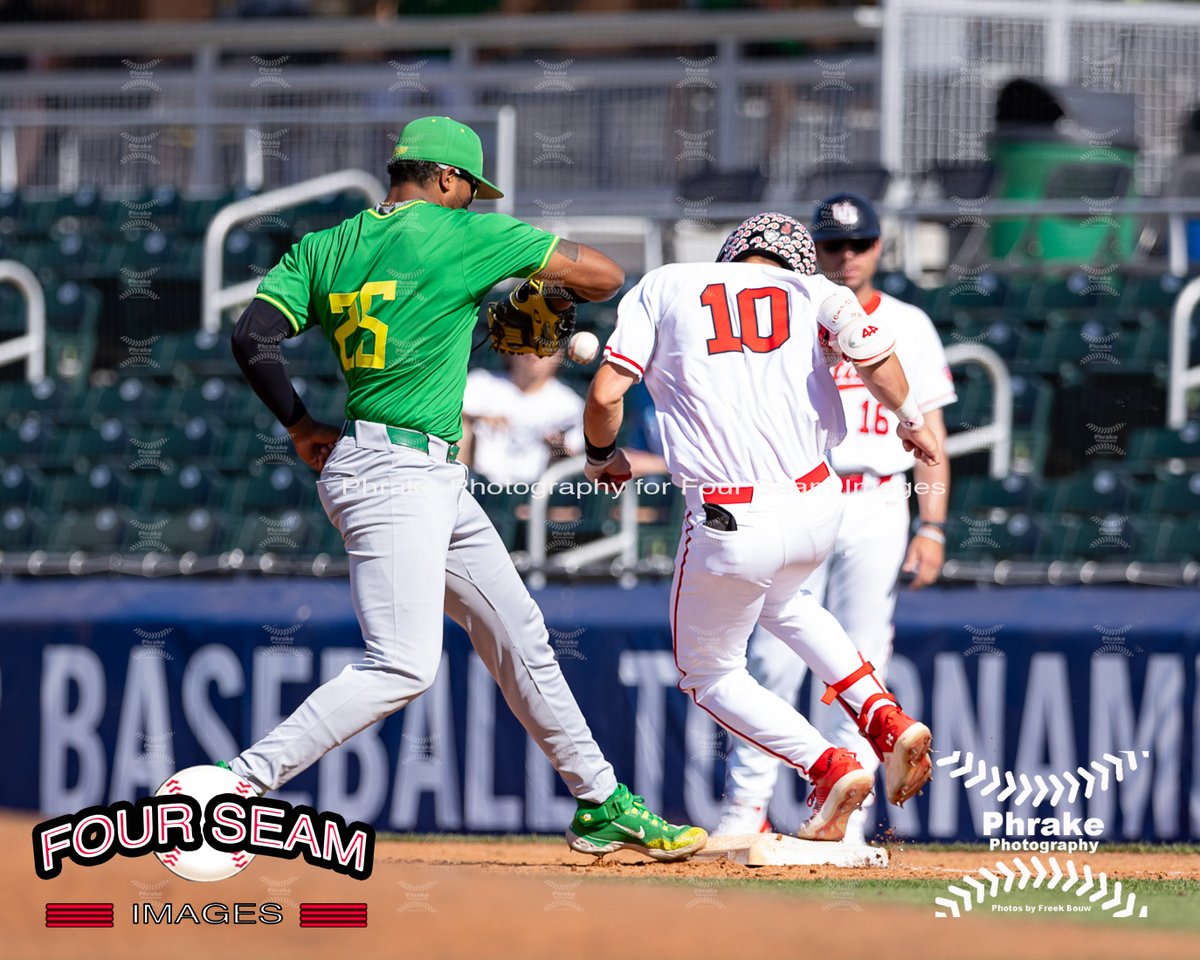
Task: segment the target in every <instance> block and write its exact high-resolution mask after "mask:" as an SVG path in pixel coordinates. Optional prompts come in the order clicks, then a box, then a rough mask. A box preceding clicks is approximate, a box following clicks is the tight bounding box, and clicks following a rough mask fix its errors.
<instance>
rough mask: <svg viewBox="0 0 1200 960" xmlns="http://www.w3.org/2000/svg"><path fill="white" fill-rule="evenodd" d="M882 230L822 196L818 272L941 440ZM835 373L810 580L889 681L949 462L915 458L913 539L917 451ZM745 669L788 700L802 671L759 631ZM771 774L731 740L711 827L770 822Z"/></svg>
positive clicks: (851, 376)
mask: <svg viewBox="0 0 1200 960" xmlns="http://www.w3.org/2000/svg"><path fill="white" fill-rule="evenodd" d="M879 235H880V230H879V218H878V217H877V216H876V214H875V211H874V210H873V209H872V207H871V205H870V203H869V202H867V201H866V200H865V199H864V198H862V197H860V196H857V195H855V194H852V193H839V194H834V195H833V196H831V197H828V198H826V199H825V200H822V201H821V202H820V203H818V204H817V207H816V210H815V212H814V215H813V229H812V236H813V239H814V241H815V243H816V248H817V263H818V265H819V266H820V268H821V271H822V273H824V274H825V276H827V277H829V278H830V279H832V280H835V281H837V282H838V283H841V284H844V285H845V286H847V287H849V288H850V289H851V290H853V291H854V293H855V295H856V296H857V297H858V301H859V303H860V304H861V305H862V307H863V310H864V311H865V312H866V313H867V314H868V316H870V317H871V319H876V318H879V319H882V320H884V321H885V322H886V323H887V326H888V329H890V330H891V331H892V332H893V333H894V334H895V337H896V353H897V354H898V355H899V357H900V361H901V363H902V364H903V366H904V370H905V372H906V373H907V374H908V375H909V378H910V382H911V384H912V389H913V395H914V396H915V397H916V400H917V404H918V405H919V406H920V408H921V411H922V413H923V414H924V415H925V423H926V425H927V426H929V428H930V429H931V430H932V431H933V432H934V433H935V434H937V436H938V440H939V442H940V443H943V444H944V443H945V439H946V428H945V422H944V420H943V418H942V412H941V408H942V407H944V406H946V405H947V404H950V403H953V402H954V401H955V400H956V399H957V397H956V395H955V392H954V381H953V380H952V379H951V376H950V370H949V368H948V366H947V364H946V353H945V350H944V349H943V348H942V343H941V340H940V339H938V335H937V331H936V330H935V329H934V327H933V323H932V321H930V319H929V317H928V316H926V315H925V313H924V312H922V311H921V310H919V309H918V308H917V307H913V306H910V305H908V304H906V303H901V302H900V301H899V300H896V299H895V298H893V297H889V296H887V295H886V294H884V293H880V292H879V291H877V290H876V289H875V287H874V284H873V283H872V279H873V277H874V275H875V269H876V266H877V265H878V263H879V254H880V248H881V245H880V240H879ZM833 375H834V380H835V382H836V383H837V387H838V395H839V397H840V398H841V402H842V410H843V412H844V414H845V418H846V439H845V440H843V441H842V442H841V443H840V444H838V445H837V446H836V447H834V448H833V449H832V450H830V452H829V459H830V463H832V464H833V467H834V469H835V470H836V471H837V473H838V474H839V476H841V478H842V490H843V492H845V493H846V494H847V496H846V498H845V504H846V506H845V513H844V516H843V518H842V526H841V529H840V530H839V531H838V536H837V541H836V542H835V544H834V547H833V550H832V551H831V552H830V554H829V556H828V557H827V558H826V560H825V562H824V563H823V564H821V566H820V567H818V568H817V570H816V572H815V573H814V574H813V575H812V577H811V578H810V579H809V581H808V583H807V584H805V588H806V589H807V590H809V591H810V592H811V593H812V594H814V595H815V596H816V597H818V598H820V599H822V600H823V602H824V603H825V607H826V609H828V610H829V611H830V612H831V613H832V614H833V615H834V616H835V617H837V619H838V622H839V623H841V624H842V626H843V627H845V628H846V632H847V633H848V634H849V635H850V639H851V640H853V641H854V644H855V646H856V647H858V650H859V652H860V653H861V654H862V655H863V656H864V657H865V658H866V659H867V660H869V661H870V662H871V663H873V664H874V665H875V670H876V673H877V674H878V675H879V676H881V677H885V676H886V671H887V665H888V662H889V660H890V659H891V652H892V634H893V627H892V615H893V612H894V611H895V607H896V587H897V580H898V575H899V573H900V570H901V567H902V566H903V569H905V570H908V571H910V572H911V573H912V574H913V581H912V586H913V588H914V589H919V588H921V587H924V586H927V585H929V584H931V583H933V582H934V581H935V580H937V578H938V574H939V573H940V572H941V569H942V561H943V559H944V553H945V542H946V540H945V534H944V531H945V519H946V503H947V498H948V496H949V489H950V466H949V463H948V462H947V461H946V460H945V459H943V460H942V461H941V462H940V463H938V464H935V465H929V464H926V463H922V462H921V461H919V460H916V461H915V469H914V481H915V482H914V484H913V490H914V491H915V493H916V496H917V504H918V510H919V517H920V521H919V522H920V526H919V527H918V528H917V535H916V536H915V537H913V539H912V542H911V544H910V543H909V538H908V531H909V505H908V499H907V497H906V495H905V494H906V492H907V488H906V485H905V471H907V470H909V469H910V468H914V458H913V456H912V455H911V454H910V453H908V452H906V451H905V449H904V446H903V444H902V443H901V442H900V440H899V438H898V437H897V436H896V423H897V421H896V418H895V416H894V415H893V414H892V413H891V412H890V411H889V410H887V409H886V408H885V407H883V406H881V405H880V404H879V403H878V401H876V400H875V398H874V397H872V396H871V394H870V391H868V390H867V389H866V385H865V384H864V383H863V382H862V378H861V377H859V375H858V373H857V372H856V370H855V368H854V364H852V363H849V362H847V361H845V360H839V361H838V362H837V363H836V365H835V366H834V367H833ZM906 545H907V547H908V553H907V556H906V555H905V547H906ZM749 669H750V673H751V675H752V676H754V677H755V678H756V679H757V680H758V681H759V682H760V683H761V684H762V685H763V686H764V687H766V688H767V689H768V690H770V691H772V692H773V693H775V694H778V695H779V696H780V697H782V698H783V699H784V700H786V701H787V702H789V703H794V702H795V700H796V696H797V693H798V692H799V689H800V684H801V682H802V681H803V680H804V674H805V670H806V667H805V665H804V663H803V662H802V661H800V660H798V659H797V658H796V657H795V656H793V655H792V652H791V650H790V649H789V648H788V647H787V645H786V644H784V643H783V642H782V641H781V640H779V639H778V638H776V637H774V636H772V635H771V634H770V633H769V632H768V631H766V630H765V629H763V628H762V627H760V628H759V629H758V630H757V631H756V632H755V634H754V636H753V638H752V639H751V641H750V649H749ZM839 716H840V714H839ZM840 719H841V722H840V723H839V724H838V725H837V727H836V729H835V732H834V739H835V740H837V741H838V742H839V743H849V744H852V745H853V746H852V749H854V750H855V752H856V753H857V754H858V758H859V760H860V761H862V764H863V766H864V768H865V769H867V770H868V771H869V772H871V773H874V771H875V769H876V767H877V761H876V759H875V757H874V755H873V752H872V751H871V750H870V749H869V748H868V747H867V746H866V745H865V744H863V742H862V741H861V739H859V738H858V735H857V730H856V727H855V725H854V724H853V723H850V722H849V719H848V718H846V717H840ZM826 729H828V727H826ZM778 775H779V761H777V760H776V759H775V758H773V757H770V756H767V755H766V754H763V753H761V752H760V751H758V750H754V749H753V748H750V747H748V746H747V745H746V744H744V743H741V742H736V743H735V744H734V749H733V752H732V754H731V756H730V760H729V771H728V776H727V780H726V807H725V810H724V812H723V814H722V817H721V822H720V824H719V825H718V827H717V832H718V833H725V834H743V833H753V832H757V831H759V830H768V829H770V827H769V821H768V818H767V808H768V806H769V804H770V800H771V796H772V794H773V792H774V789H775V783H776V778H777V777H778ZM870 807H871V803H870V801H868V802H867V804H865V805H864V807H863V809H862V810H859V811H856V812H855V814H854V815H853V816H852V817H851V818H850V821H849V823H848V825H847V828H846V842H848V843H862V842H864V840H865V837H864V834H865V831H866V829H867V827H868V826H869V825H873V820H874V818H873V816H872V814H871V813H869V810H870ZM869 819H870V823H868V820H869Z"/></svg>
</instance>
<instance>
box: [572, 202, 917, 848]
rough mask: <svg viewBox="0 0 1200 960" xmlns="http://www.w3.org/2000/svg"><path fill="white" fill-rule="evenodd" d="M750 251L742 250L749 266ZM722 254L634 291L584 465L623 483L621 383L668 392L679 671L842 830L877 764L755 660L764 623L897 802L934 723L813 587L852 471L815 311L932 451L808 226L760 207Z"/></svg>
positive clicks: (877, 339)
mask: <svg viewBox="0 0 1200 960" xmlns="http://www.w3.org/2000/svg"><path fill="white" fill-rule="evenodd" d="M739 260H741V261H742V262H735V261H739ZM719 261H721V262H718V263H717V264H708V263H704V264H699V263H693V264H673V265H669V266H665V267H660V268H659V269H657V270H653V271H651V272H650V273H649V274H647V275H646V276H645V277H644V278H643V279H642V282H641V283H639V284H638V285H637V287H635V288H634V289H633V290H631V291H630V292H629V293H628V294H627V295H626V296H625V297H624V298H623V299H622V301H621V304H620V307H619V308H618V313H617V328H616V331H615V332H614V333H613V336H612V338H611V339H610V340H609V342H608V346H607V348H606V350H605V360H606V362H605V363H604V364H602V365H601V368H600V370H599V371H597V373H596V377H595V379H594V380H593V381H592V385H591V389H590V391H589V394H588V400H587V406H586V407H585V410H584V430H585V443H586V446H587V451H588V475H589V477H591V478H592V479H599V480H601V481H608V480H612V481H619V480H621V479H627V478H628V475H629V465H628V462H627V460H626V458H625V456H624V453H623V452H622V451H620V450H617V449H616V447H615V440H616V436H617V431H618V429H619V426H620V422H621V418H622V415H623V397H624V394H625V392H626V391H627V390H628V389H629V388H630V387H631V386H632V385H633V384H634V383H635V382H636V381H637V379H638V378H640V377H643V376H644V377H645V381H646V386H647V387H648V389H649V390H650V394H651V396H652V397H653V398H654V405H655V408H656V410H657V416H658V418H659V422H660V424H661V427H662V438H663V447H664V453H665V457H666V460H667V465H668V466H669V468H670V470H671V476H672V479H673V480H674V482H675V483H676V484H678V485H679V486H681V487H682V488H683V489H684V491H685V495H686V498H687V504H688V513H687V517H686V519H685V520H684V529H683V537H682V539H681V541H680V546H679V551H678V554H677V556H676V565H675V583H674V589H673V591H672V599H671V610H670V616H671V632H672V640H673V647H674V653H675V662H676V666H677V667H678V669H679V672H680V681H679V687H680V689H681V690H683V691H684V692H686V693H689V694H690V695H691V696H692V699H693V700H694V701H695V703H696V704H697V705H698V706H700V707H701V708H702V709H703V710H705V711H707V712H708V713H709V714H711V715H712V716H713V718H714V719H716V720H717V722H719V723H720V724H722V725H723V726H724V727H726V728H727V729H729V730H731V731H732V732H733V733H735V734H737V735H738V736H740V737H742V738H744V739H745V740H747V741H748V742H750V743H753V744H754V745H755V746H757V747H758V748H759V749H760V750H764V751H767V752H768V753H770V754H771V755H772V756H775V757H778V758H780V759H782V760H785V761H787V762H788V763H790V764H791V765H792V766H794V767H795V768H796V769H798V770H799V771H800V772H801V773H802V774H804V775H805V776H807V777H808V778H809V779H810V780H812V782H813V785H814V788H815V789H814V791H813V793H812V797H811V799H812V803H813V805H814V806H815V808H816V810H815V812H814V814H813V816H812V818H811V819H809V821H808V822H807V823H806V824H805V825H804V826H803V827H802V828H801V829H800V830H799V831H798V833H799V835H800V836H801V837H805V838H807V839H814V840H840V839H841V838H842V835H843V832H844V829H845V823H846V819H847V817H848V816H849V814H850V813H851V811H853V810H854V809H856V808H857V807H858V806H859V805H860V804H861V803H862V802H863V800H865V799H866V797H867V795H868V794H869V793H870V790H871V785H872V783H873V778H872V777H871V776H870V774H868V773H866V772H865V771H864V770H863V768H862V765H861V764H860V763H859V762H858V760H857V759H855V757H854V755H853V754H852V753H850V752H849V751H848V750H844V749H839V748H837V747H835V746H834V745H833V744H832V743H830V742H829V741H828V740H826V739H825V738H824V737H823V736H821V734H820V733H818V732H817V730H816V729H815V728H814V727H813V726H812V725H811V724H810V723H809V722H808V721H807V720H806V719H805V718H804V717H803V716H801V715H800V714H799V713H798V712H797V711H796V710H795V709H794V708H793V707H792V705H791V704H789V703H786V702H784V701H783V700H781V699H780V698H779V697H777V696H775V695H774V694H772V693H770V692H769V691H766V690H764V689H763V688H762V687H761V686H759V684H758V683H757V681H755V680H754V679H753V678H752V677H751V676H750V674H749V673H748V672H747V670H746V641H747V638H748V637H749V635H750V631H751V629H752V628H753V626H754V624H755V623H756V622H762V623H763V624H765V625H767V626H768V627H770V629H771V630H772V631H774V632H775V634H776V635H778V636H779V637H781V638H782V639H783V640H784V641H785V642H786V643H787V644H788V645H789V646H790V647H791V648H792V650H794V651H795V653H796V654H798V655H799V656H801V657H803V658H804V659H805V660H806V661H807V662H808V664H809V665H810V666H811V667H812V669H813V672H814V673H815V674H816V675H817V676H818V677H820V678H821V679H822V680H823V681H825V682H826V683H827V684H829V690H828V696H829V699H830V701H832V699H833V698H834V697H837V698H838V699H839V700H841V702H842V705H843V706H844V707H846V709H847V710H848V711H849V712H851V713H852V714H853V715H854V717H855V718H856V720H857V723H858V726H859V727H860V728H861V729H862V730H863V731H864V732H865V733H866V735H867V736H868V737H869V738H870V740H871V742H872V743H873V744H874V745H875V747H876V749H877V750H878V751H879V752H880V754H881V757H882V759H883V761H884V764H885V769H886V771H887V778H886V779H887V791H888V796H889V798H890V799H891V800H892V801H893V802H897V803H899V802H903V801H904V800H906V799H908V798H909V797H911V796H912V795H914V794H915V793H916V792H917V791H918V790H919V789H920V788H921V787H922V786H923V785H924V784H925V782H926V781H927V780H928V779H929V776H930V772H931V764H930V760H929V757H928V752H929V744H930V733H929V729H928V727H926V726H925V725H924V724H922V723H918V722H916V721H914V720H913V719H912V718H910V717H908V716H906V715H905V714H904V713H903V712H902V711H901V710H900V708H899V705H898V704H897V703H896V700H895V698H894V697H892V695H891V694H889V693H888V692H887V691H886V690H885V689H884V687H883V686H882V684H881V683H879V681H878V679H877V678H876V677H875V676H873V674H872V668H871V665H870V664H868V663H865V662H864V661H863V659H862V658H861V657H860V656H859V655H858V652H857V651H856V649H855V648H854V645H853V643H851V641H850V638H849V637H848V636H847V635H846V633H845V631H844V630H843V629H842V628H841V626H840V625H839V624H838V622H837V621H836V620H835V619H834V618H833V616H832V615H831V614H830V613H828V612H827V611H826V610H824V609H823V608H822V607H821V605H820V603H819V602H818V601H817V600H816V598H815V597H813V596H812V595H811V594H810V593H807V592H806V591H804V590H803V589H801V587H802V584H803V582H804V581H805V579H807V577H808V576H809V575H810V574H811V573H812V572H813V570H814V569H816V567H817V565H818V564H819V563H820V562H821V561H822V560H823V559H824V557H825V555H826V554H827V553H828V552H829V550H830V548H831V547H832V546H833V542H834V537H835V536H836V534H837V529H838V525H839V523H840V521H841V516H842V500H843V497H842V494H841V486H840V483H839V482H838V480H837V477H836V475H835V474H833V473H832V472H831V471H830V469H829V467H828V465H827V464H826V463H825V460H824V454H825V450H826V449H827V448H828V447H830V446H832V445H833V444H836V443H837V442H838V441H839V440H840V439H841V436H842V434H843V433H844V431H845V423H844V420H843V417H842V412H841V404H840V403H839V402H838V396H837V388H836V386H835V385H834V382H833V378H832V377H831V376H830V374H829V370H828V367H827V365H826V364H825V362H824V359H823V356H824V351H823V347H822V344H821V342H820V341H821V338H820V337H819V333H818V331H819V326H818V324H819V325H820V326H821V327H824V328H825V329H826V330H827V331H829V333H830V335H831V336H832V337H834V338H836V340H837V343H838V346H839V348H840V349H841V351H842V352H843V353H845V354H846V355H847V356H849V357H852V358H854V359H855V360H856V362H857V364H858V369H859V371H860V374H861V376H862V378H863V381H864V383H866V385H867V388H868V390H870V392H871V394H872V395H873V396H875V397H877V398H878V399H879V400H880V401H881V402H882V403H884V404H885V405H886V406H887V407H889V408H891V409H898V410H899V411H900V413H901V420H903V421H905V422H904V423H903V424H902V425H901V426H900V428H899V430H900V436H901V438H903V442H904V443H905V445H907V446H908V447H909V448H915V449H916V450H917V451H918V454H919V455H920V456H922V457H923V458H925V459H927V460H929V461H931V462H936V461H937V460H938V458H939V457H940V447H939V445H938V441H937V439H936V437H935V436H934V434H933V433H932V432H931V431H930V430H929V429H928V428H927V427H926V426H924V424H923V422H922V418H921V414H920V411H919V410H918V409H917V406H916V403H915V401H914V400H913V399H912V397H911V395H910V394H909V391H908V383H907V380H906V378H905V376H904V371H903V369H902V368H901V365H900V361H899V359H898V358H896V357H895V356H893V347H894V341H893V338H892V337H891V335H890V333H888V332H887V330H886V328H885V327H884V326H883V324H881V323H879V322H876V321H873V320H871V319H870V318H868V317H867V316H866V315H865V314H864V313H863V312H862V310H861V308H860V307H859V304H858V301H857V300H856V299H855V297H854V294H853V293H851V292H850V291H849V290H847V289H846V288H845V287H840V286H838V285H836V284H834V283H832V282H831V281H829V280H827V279H826V278H824V277H819V276H812V274H813V273H815V270H816V259H815V252H814V250H813V245H812V241H811V239H810V238H809V236H808V233H807V231H805V229H804V227H803V226H801V225H800V223H799V222H798V221H796V220H794V219H792V218H791V217H787V216H785V215H783V214H759V215H758V216H756V217H751V218H750V219H749V220H747V221H745V222H744V223H743V224H741V225H740V226H739V227H738V229H737V230H735V231H734V232H733V233H732V234H731V235H730V237H729V239H728V240H726V243H725V246H724V247H723V248H722V250H721V255H720V257H719Z"/></svg>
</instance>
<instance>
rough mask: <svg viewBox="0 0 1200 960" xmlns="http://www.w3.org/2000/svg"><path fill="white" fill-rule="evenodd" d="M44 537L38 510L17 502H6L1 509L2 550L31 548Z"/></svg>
mask: <svg viewBox="0 0 1200 960" xmlns="http://www.w3.org/2000/svg"><path fill="white" fill-rule="evenodd" d="M43 538H44V528H43V526H42V520H41V517H40V515H39V514H38V513H37V512H36V511H31V510H28V509H26V508H25V507H23V506H18V505H17V504H6V505H5V506H4V508H3V509H2V510H0V551H3V550H18V551H19V550H29V549H31V548H32V547H33V546H34V545H35V544H40V543H41V542H42V540H43Z"/></svg>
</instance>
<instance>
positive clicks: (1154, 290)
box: [1117, 271, 1187, 319]
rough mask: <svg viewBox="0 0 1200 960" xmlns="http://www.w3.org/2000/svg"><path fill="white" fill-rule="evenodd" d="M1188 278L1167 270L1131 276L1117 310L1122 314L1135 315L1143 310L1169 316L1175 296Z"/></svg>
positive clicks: (1123, 290)
mask: <svg viewBox="0 0 1200 960" xmlns="http://www.w3.org/2000/svg"><path fill="white" fill-rule="evenodd" d="M1186 282H1187V280H1186V279H1185V278H1183V277H1177V276H1175V275H1174V274H1170V273H1167V272H1165V271H1163V272H1161V273H1155V274H1149V275H1141V276H1131V277H1129V278H1128V279H1127V280H1126V282H1125V285H1124V288H1123V289H1122V291H1121V297H1120V300H1119V301H1118V304H1117V310H1118V312H1119V313H1120V314H1121V315H1122V316H1126V317H1135V316H1137V315H1139V314H1140V313H1142V312H1143V311H1152V312H1154V313H1156V314H1157V315H1158V316H1159V317H1162V318H1164V319H1165V318H1167V317H1169V315H1170V310H1171V307H1172V306H1174V304H1175V298H1176V297H1177V296H1178V295H1179V291H1180V290H1181V289H1182V288H1183V285H1184V284H1185V283H1186Z"/></svg>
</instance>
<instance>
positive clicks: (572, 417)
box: [459, 354, 583, 484]
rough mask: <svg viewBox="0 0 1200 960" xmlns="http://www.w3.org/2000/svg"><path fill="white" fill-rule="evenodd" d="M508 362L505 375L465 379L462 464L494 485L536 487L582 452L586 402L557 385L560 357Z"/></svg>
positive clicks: (483, 373)
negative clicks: (556, 464)
mask: <svg viewBox="0 0 1200 960" xmlns="http://www.w3.org/2000/svg"><path fill="white" fill-rule="evenodd" d="M505 360H506V365H507V367H508V370H507V371H506V372H505V373H493V372H491V371H490V370H473V371H471V373H470V374H469V375H468V376H467V391H466V395H465V397H464V398H463V442H462V445H461V446H462V449H461V451H460V454H459V459H460V460H462V461H463V462H464V463H466V464H467V466H469V467H470V468H471V469H472V470H474V471H475V472H476V473H477V474H480V475H481V476H483V477H486V478H487V479H488V480H489V481H491V482H492V483H503V484H513V483H533V482H534V481H535V480H537V479H538V477H540V476H541V475H542V474H543V473H545V472H546V467H548V466H549V465H550V462H551V460H554V459H557V458H560V457H568V456H574V455H575V454H576V453H578V452H579V451H580V450H582V449H583V398H582V397H580V396H579V394H577V393H576V392H575V391H574V390H572V389H571V388H570V387H568V386H566V385H565V384H563V383H561V382H560V381H559V380H558V377H557V372H558V364H559V360H558V359H557V358H556V357H544V358H539V357H536V356H534V355H532V354H522V355H520V356H516V357H508V358H505Z"/></svg>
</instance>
